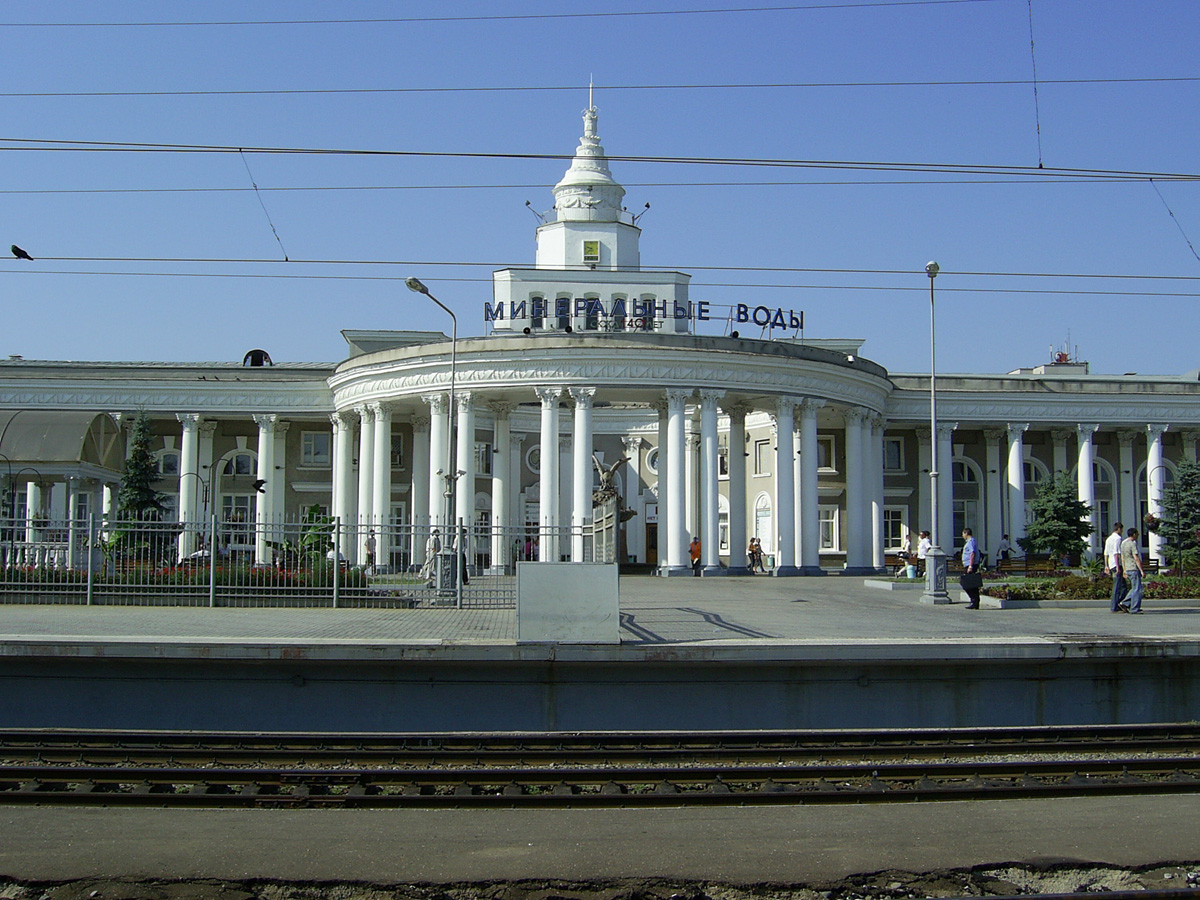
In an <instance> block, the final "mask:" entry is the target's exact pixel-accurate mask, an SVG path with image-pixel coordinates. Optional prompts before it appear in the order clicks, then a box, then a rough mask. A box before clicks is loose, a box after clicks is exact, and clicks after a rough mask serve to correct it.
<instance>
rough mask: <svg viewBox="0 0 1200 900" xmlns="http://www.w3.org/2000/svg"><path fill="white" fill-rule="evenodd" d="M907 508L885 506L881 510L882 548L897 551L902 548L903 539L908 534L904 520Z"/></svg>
mask: <svg viewBox="0 0 1200 900" xmlns="http://www.w3.org/2000/svg"><path fill="white" fill-rule="evenodd" d="M907 515H908V508H907V507H904V506H885V507H884V508H883V546H884V547H886V548H888V549H889V550H898V549H900V548H901V547H902V546H904V537H905V535H907V534H908V526H906V525H905V524H904V519H905V518H906V517H907Z"/></svg>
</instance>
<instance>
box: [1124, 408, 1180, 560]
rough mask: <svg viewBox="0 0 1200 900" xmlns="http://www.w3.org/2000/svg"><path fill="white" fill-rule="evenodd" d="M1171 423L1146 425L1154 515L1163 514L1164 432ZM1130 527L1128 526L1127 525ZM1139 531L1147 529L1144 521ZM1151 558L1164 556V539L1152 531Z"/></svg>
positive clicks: (1150, 500)
mask: <svg viewBox="0 0 1200 900" xmlns="http://www.w3.org/2000/svg"><path fill="white" fill-rule="evenodd" d="M1169 427H1170V426H1169V425H1147V426H1146V444H1147V446H1146V512H1147V513H1148V514H1149V515H1152V516H1161V515H1162V499H1163V485H1164V484H1165V483H1166V477H1165V476H1166V474H1167V473H1166V466H1165V465H1164V464H1163V439H1162V438H1163V434H1164V433H1166V431H1167V429H1168V428H1169ZM1127 527H1128V526H1127ZM1132 527H1136V528H1137V530H1138V531H1139V532H1144V531H1146V525H1145V523H1144V522H1139V523H1138V524H1137V525H1136V526H1132ZM1150 558H1151V559H1156V560H1158V561H1159V562H1160V563H1161V562H1165V561H1166V560H1165V559H1164V558H1163V539H1162V536H1161V535H1158V534H1155V533H1154V532H1151V533H1150Z"/></svg>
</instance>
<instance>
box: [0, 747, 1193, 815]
mask: <svg viewBox="0 0 1200 900" xmlns="http://www.w3.org/2000/svg"><path fill="white" fill-rule="evenodd" d="M1168 792H1171V793H1178V792H1188V793H1200V760H1196V759H1194V758H1191V759H1179V758H1170V759H1139V760H1125V761H1120V762H1109V761H1087V762H1080V761H1073V760H1056V761H1036V762H1030V761H1026V762H1018V763H1013V762H995V763H978V762H972V763H940V764H931V763H917V764H899V765H881V766H872V765H832V766H732V767H726V766H691V767H675V768H621V767H589V768H573V769H567V768H562V769H548V768H544V767H536V768H528V767H526V768H499V767H496V768H479V769H424V770H415V769H404V768H392V769H363V768H350V769H304V768H287V769H266V768H216V767H212V768H209V767H202V768H159V767H152V768H151V767H136V766H116V767H93V766H36V765H35V766H2V767H0V804H4V803H56V802H57V803H71V804H97V803H98V804H103V805H134V804H139V805H145V804H150V805H160V806H161V805H207V806H262V805H268V806H284V805H286V806H324V805H338V806H595V805H604V806H629V805H692V804H705V805H711V804H752V803H753V804H761V803H776V804H778V803H793V804H794V803H831V802H855V803H862V802H872V801H897V800H901V801H913V800H933V799H952V798H954V799H968V798H971V799H978V798H981V797H990V798H999V797H1034V796H1061V795H1070V796H1084V795H1094V794H1107V795H1112V794H1131V793H1140V794H1146V793H1168Z"/></svg>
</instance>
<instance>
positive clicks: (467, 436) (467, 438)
mask: <svg viewBox="0 0 1200 900" xmlns="http://www.w3.org/2000/svg"><path fill="white" fill-rule="evenodd" d="M454 400H455V402H456V403H457V404H458V451H457V457H458V458H457V459H456V460H455V463H454V465H455V468H456V471H455V478H457V481H455V483H454V525H455V526H456V527H457V526H458V524H459V523H462V525H463V527H464V528H465V529H466V539H465V541H464V542H463V543H464V546H463V547H461V548H459V549H460V550H461V551H462V552H465V553H466V554H467V563H466V564H467V565H468V566H470V567H471V568H470V572H472V573H474V572H475V568H474V566H475V537H474V535H475V404H474V402H473V401H472V400H471V394H470V392H469V391H463V392H462V393H460V394H455V395H454ZM459 472H462V474H461V475H459V474H458V473H459Z"/></svg>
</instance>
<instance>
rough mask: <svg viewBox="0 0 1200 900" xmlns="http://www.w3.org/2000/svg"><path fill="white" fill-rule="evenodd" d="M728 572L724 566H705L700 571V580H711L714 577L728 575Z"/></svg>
mask: <svg viewBox="0 0 1200 900" xmlns="http://www.w3.org/2000/svg"><path fill="white" fill-rule="evenodd" d="M728 574H729V570H728V569H726V568H725V567H724V566H705V567H704V568H703V569H701V570H700V577H701V578H712V577H714V576H722V575H728Z"/></svg>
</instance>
